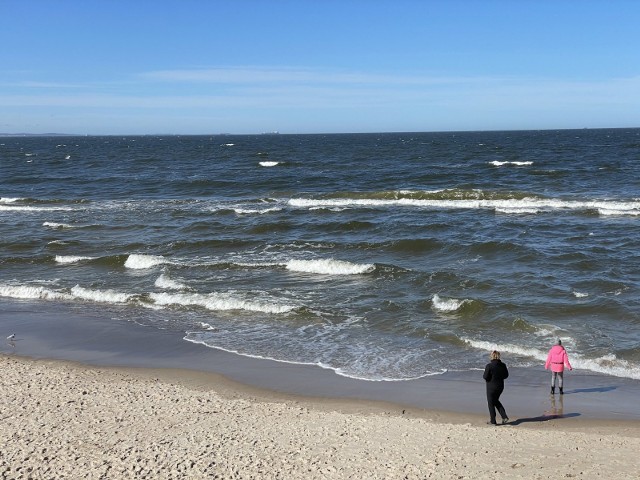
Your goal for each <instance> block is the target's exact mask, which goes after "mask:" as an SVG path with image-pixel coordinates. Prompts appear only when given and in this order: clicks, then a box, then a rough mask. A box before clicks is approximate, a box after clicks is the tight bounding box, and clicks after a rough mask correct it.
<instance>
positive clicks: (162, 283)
mask: <svg viewBox="0 0 640 480" xmlns="http://www.w3.org/2000/svg"><path fill="white" fill-rule="evenodd" d="M155 286H156V287H158V288H164V289H168V290H187V288H188V287H187V286H186V285H184V284H182V283H180V282H176V281H175V280H173V279H171V278H169V277H168V276H167V275H165V274H164V273H163V274H162V275H160V276H159V277H158V278H157V279H156V282H155Z"/></svg>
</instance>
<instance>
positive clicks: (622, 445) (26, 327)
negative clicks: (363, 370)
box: [0, 303, 640, 479]
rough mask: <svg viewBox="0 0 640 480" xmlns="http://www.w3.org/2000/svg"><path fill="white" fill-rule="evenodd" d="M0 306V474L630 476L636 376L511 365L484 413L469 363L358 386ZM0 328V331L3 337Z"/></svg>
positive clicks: (636, 441)
mask: <svg viewBox="0 0 640 480" xmlns="http://www.w3.org/2000/svg"><path fill="white" fill-rule="evenodd" d="M5 306H6V307H7V308H4V309H3V310H2V312H0V325H1V326H2V329H3V331H4V332H16V337H15V340H13V341H7V340H3V341H2V342H0V368H1V370H2V380H1V381H0V390H1V391H0V438H2V448H0V478H7V479H14V478H16V479H20V478H24V479H27V478H34V479H37V478H51V479H54V478H55V479H62V478H68V479H77V478H89V479H94V478H95V479H98V478H104V479H126V478H139V479H142V478H146V479H183V478H184V479H200V478H202V479H204V478H225V479H227V478H229V479H230V478H236V479H245V478H255V479H269V478H274V479H276V478H277V479H308V478H312V479H313V478H318V479H319V478H331V479H333V478H336V479H341V478H353V479H364V478H367V479H370V478H380V479H382V478H384V479H395V478H398V479H404V478H407V479H423V478H443V479H461V478H466V479H478V478H480V479H482V478H487V479H488V478H509V479H511V478H526V479H534V478H540V479H542V478H583V479H590V478H606V479H611V478H616V479H620V478H634V479H635V478H638V472H639V471H640V460H638V455H637V452H638V451H639V448H640V421H639V417H638V408H637V398H638V395H639V388H640V386H639V385H638V382H637V381H634V380H630V379H620V378H613V377H606V376H598V375H591V374H589V373H588V372H571V375H570V376H567V378H566V382H567V388H566V389H565V395H564V396H562V397H561V396H559V395H555V396H553V397H551V396H550V395H549V394H548V387H547V386H546V383H547V381H548V375H547V373H546V372H544V370H543V369H542V367H540V369H537V370H536V369H524V370H523V369H513V370H512V374H511V375H510V377H509V380H508V385H507V388H506V390H505V393H504V395H503V403H505V406H506V408H507V412H508V413H509V416H510V418H511V423H510V424H509V425H505V426H498V427H492V426H488V425H486V421H487V420H488V418H487V417H488V414H487V411H486V403H485V398H484V382H483V381H482V378H481V374H482V371H481V370H480V371H477V372H476V371H471V372H466V373H456V372H450V373H448V374H447V375H440V376H435V377H427V378H424V379H420V380H417V381H410V382H366V381H359V380H355V379H349V378H345V377H342V376H339V375H336V374H335V373H333V372H332V371H328V370H325V369H321V368H318V367H315V366H308V365H291V364H285V363H279V362H269V361H264V360H257V359H251V358H247V357H242V356H238V355H233V354H230V353H227V352H222V351H219V350H215V349H211V348H206V347H203V346H198V345H193V344H190V343H188V342H185V341H183V340H182V335H183V334H181V333H180V332H175V331H172V330H170V329H166V330H155V329H149V328H146V327H143V326H140V325H136V324H132V323H128V322H126V321H122V320H116V319H114V318H109V317H106V316H103V315H99V314H98V315H95V316H90V315H88V314H87V313H86V312H83V313H82V314H81V315H77V314H74V311H73V310H71V309H66V308H63V307H57V306H54V305H48V306H47V307H46V308H42V309H40V308H34V306H33V305H29V304H20V303H12V304H8V305H5ZM5 336H6V335H5Z"/></svg>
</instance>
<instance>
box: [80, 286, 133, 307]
mask: <svg viewBox="0 0 640 480" xmlns="http://www.w3.org/2000/svg"><path fill="white" fill-rule="evenodd" d="M71 293H72V294H73V296H74V297H75V298H79V299H81V300H90V301H92V302H98V303H126V302H127V301H128V300H129V299H130V298H131V297H132V295H130V294H127V293H121V292H116V291H114V290H90V289H88V288H84V287H81V286H80V285H76V286H75V287H73V288H72V289H71Z"/></svg>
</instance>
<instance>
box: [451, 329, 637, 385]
mask: <svg viewBox="0 0 640 480" xmlns="http://www.w3.org/2000/svg"><path fill="white" fill-rule="evenodd" d="M462 340H463V341H464V342H465V343H467V344H468V345H469V346H471V347H473V348H477V349H480V350H485V351H487V352H489V351H491V350H498V351H500V352H508V353H511V354H514V355H518V356H523V357H529V358H533V359H536V360H538V361H539V362H541V363H542V364H544V362H545V361H546V360H547V353H548V349H544V350H543V349H539V348H535V347H525V346H521V345H514V344H510V343H503V344H498V343H492V342H486V341H483V340H473V339H469V338H462ZM562 343H563V344H564V345H566V344H569V342H567V341H566V339H564V338H563V340H562ZM568 353H569V358H570V360H571V366H572V367H573V368H577V369H584V370H590V371H592V372H597V373H603V374H605V375H611V376H614V377H622V378H632V379H635V380H640V366H639V365H636V364H633V363H631V362H629V361H627V360H623V359H619V358H617V356H616V355H615V354H613V353H610V354H607V355H603V356H600V357H597V358H587V357H584V356H582V355H580V354H578V353H574V352H570V351H568Z"/></svg>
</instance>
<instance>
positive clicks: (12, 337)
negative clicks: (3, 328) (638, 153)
mask: <svg viewBox="0 0 640 480" xmlns="http://www.w3.org/2000/svg"><path fill="white" fill-rule="evenodd" d="M14 338H16V334H15V333H12V334H11V335H9V336H8V337H7V340H13V339H14Z"/></svg>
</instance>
